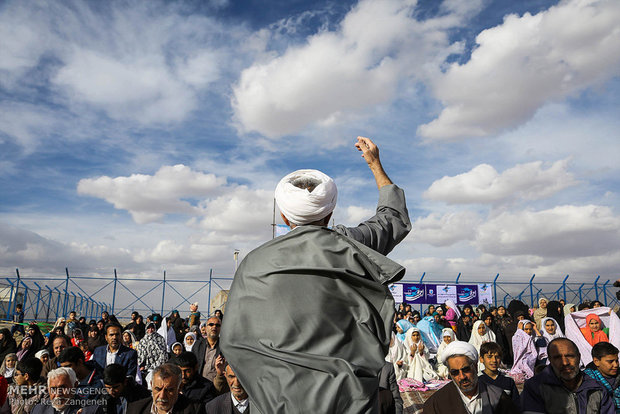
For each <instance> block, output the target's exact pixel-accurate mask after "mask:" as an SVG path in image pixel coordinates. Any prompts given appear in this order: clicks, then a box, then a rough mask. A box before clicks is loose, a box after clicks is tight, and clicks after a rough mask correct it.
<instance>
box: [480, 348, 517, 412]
mask: <svg viewBox="0 0 620 414" xmlns="http://www.w3.org/2000/svg"><path fill="white" fill-rule="evenodd" d="M480 362H482V363H483V364H484V371H482V373H481V374H480V376H479V377H478V380H479V381H482V382H484V383H486V384H492V385H495V386H496V387H499V388H501V389H503V390H504V392H505V393H506V394H508V396H510V397H511V398H512V401H514V403H515V404H516V405H517V407H520V403H519V390H518V389H517V385H516V384H515V380H513V379H512V378H510V377H507V376H505V375H504V374H502V373H501V372H499V365H500V364H501V362H502V348H501V347H500V346H499V345H498V344H496V343H495V342H485V343H483V344H482V345H480Z"/></svg>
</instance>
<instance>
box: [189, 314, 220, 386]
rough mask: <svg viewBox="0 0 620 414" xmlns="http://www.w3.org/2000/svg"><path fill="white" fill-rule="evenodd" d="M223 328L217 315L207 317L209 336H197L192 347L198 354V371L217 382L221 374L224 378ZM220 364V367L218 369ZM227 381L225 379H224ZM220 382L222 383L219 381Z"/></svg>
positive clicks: (195, 353)
mask: <svg viewBox="0 0 620 414" xmlns="http://www.w3.org/2000/svg"><path fill="white" fill-rule="evenodd" d="M221 328H222V321H221V320H220V318H218V317H217V316H212V317H210V318H209V319H207V322H206V329H207V337H206V339H205V338H202V336H201V335H198V336H197V339H196V342H195V343H194V346H193V347H192V352H193V353H194V355H196V359H197V360H198V365H197V366H198V372H200V374H201V375H202V376H203V377H205V378H206V379H208V380H209V381H211V382H213V383H214V384H215V382H216V380H215V377H216V376H218V375H219V376H221V377H222V380H223V379H224V369H225V365H224V364H223V363H224V357H223V356H222V355H221V354H222V352H221V351H220V330H221ZM218 366H219V367H220V369H219V370H218ZM223 382H224V383H225V382H226V381H225V380H224V381H223ZM218 383H222V381H219V382H218Z"/></svg>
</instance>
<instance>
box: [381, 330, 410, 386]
mask: <svg viewBox="0 0 620 414" xmlns="http://www.w3.org/2000/svg"><path fill="white" fill-rule="evenodd" d="M385 360H386V361H387V362H390V363H391V364H392V365H394V374H395V375H396V380H397V381H398V380H401V379H403V378H406V377H407V371H408V369H409V354H408V352H407V349H406V348H405V344H404V343H402V342H401V341H399V340H398V339H396V335H394V333H392V339H390V349H389V350H388V353H387V355H386V356H385Z"/></svg>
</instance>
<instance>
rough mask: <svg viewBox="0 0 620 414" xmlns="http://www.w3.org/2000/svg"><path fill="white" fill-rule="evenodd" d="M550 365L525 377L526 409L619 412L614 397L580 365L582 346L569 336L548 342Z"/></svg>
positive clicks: (568, 412) (567, 413)
mask: <svg viewBox="0 0 620 414" xmlns="http://www.w3.org/2000/svg"><path fill="white" fill-rule="evenodd" d="M547 355H548V356H549V365H547V367H546V368H545V369H543V370H542V372H541V373H540V374H538V375H534V376H533V377H532V378H530V379H529V380H527V381H525V385H524V386H523V392H522V393H521V407H523V412H524V413H532V414H534V413H562V414H579V413H602V414H613V413H615V412H616V410H615V407H614V403H613V400H612V399H611V398H610V396H609V394H608V393H607V391H606V390H605V389H604V388H603V387H601V386H600V385H599V384H598V383H597V382H596V381H595V380H593V379H592V378H590V377H589V376H587V375H584V374H583V372H582V371H581V370H580V369H579V364H580V362H581V354H580V353H579V348H577V345H575V343H574V342H573V341H571V340H570V339H568V338H556V339H554V340H552V341H551V342H549V345H547Z"/></svg>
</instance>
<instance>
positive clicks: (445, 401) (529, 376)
mask: <svg viewBox="0 0 620 414" xmlns="http://www.w3.org/2000/svg"><path fill="white" fill-rule="evenodd" d="M618 345H620V319H619V318H618V315H617V314H615V313H613V311H612V310H611V309H609V308H606V307H603V306H602V303H601V302H599V301H594V302H591V303H590V302H584V303H581V304H579V305H575V304H572V303H564V301H563V300H560V301H548V300H547V299H544V298H541V299H540V300H539V301H538V306H537V307H533V308H529V307H528V306H527V305H525V304H524V303H523V302H521V301H518V300H514V301H512V302H510V304H509V305H508V307H504V306H498V307H493V306H491V307H487V306H485V305H479V306H477V307H476V308H474V307H472V306H470V305H465V306H463V308H462V309H461V308H459V307H458V306H456V305H455V303H454V302H453V301H450V300H448V301H446V302H445V303H444V304H441V305H436V306H435V305H430V306H428V308H427V309H426V310H425V311H424V313H423V314H422V313H421V312H419V311H417V310H414V309H412V307H411V305H408V304H400V305H399V307H398V310H397V312H396V314H395V318H394V333H393V335H392V340H391V342H390V349H389V352H388V355H387V356H386V361H388V362H389V363H391V364H392V365H393V369H394V373H395V379H396V380H397V381H401V382H402V381H405V382H406V383H408V384H409V383H411V382H412V381H411V380H413V383H418V384H420V386H424V384H427V383H433V382H435V381H438V382H439V381H441V380H445V381H446V382H448V381H449V385H450V386H449V387H445V386H444V388H442V389H441V390H440V391H439V392H437V393H436V394H435V395H433V396H432V397H431V398H430V399H429V400H427V401H426V403H425V406H424V412H425V413H426V412H429V413H433V412H446V413H448V412H450V413H452V412H455V411H454V410H456V412H468V413H479V412H483V411H481V410H482V407H483V405H484V404H483V403H482V401H483V400H484V398H487V399H488V396H489V395H490V394H488V392H487V391H488V390H489V387H488V386H489V385H490V386H493V387H496V388H497V389H501V390H503V393H504V394H506V396H508V397H510V398H509V399H510V400H512V401H506V400H505V399H501V401H500V399H499V398H496V400H495V401H494V404H493V403H492V402H491V403H489V404H490V405H491V406H493V408H494V409H493V410H492V411H491V412H502V413H503V412H528V413H556V412H557V413H585V412H588V413H589V412H605V413H607V412H610V413H611V412H617V413H620V387H619V385H620V376H619V375H618V348H617V347H616V346H618ZM453 357H459V358H461V359H460V360H459V358H453ZM456 365H461V366H462V367H461V368H462V369H461V370H460V371H459V369H455V366H456ZM463 367H464V368H463ZM584 368H585V369H584ZM515 381H516V382H517V383H523V382H525V384H524V389H523V392H522V393H521V395H519V391H518V389H517V387H516V384H515ZM478 384H484V385H480V386H479V385H478ZM483 391H484V392H483ZM484 396H486V397H484ZM452 397H457V398H456V399H455V398H452ZM459 397H461V398H459ZM455 401H456V402H457V404H456V405H454V402H455ZM487 402H489V401H487ZM476 403H478V404H479V406H477V405H476ZM489 404H487V405H489ZM463 409H465V411H463Z"/></svg>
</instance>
